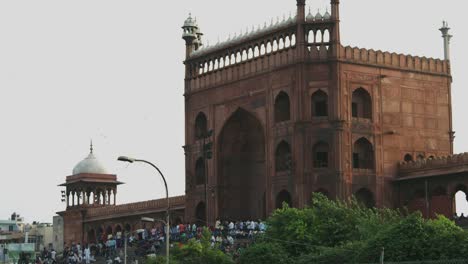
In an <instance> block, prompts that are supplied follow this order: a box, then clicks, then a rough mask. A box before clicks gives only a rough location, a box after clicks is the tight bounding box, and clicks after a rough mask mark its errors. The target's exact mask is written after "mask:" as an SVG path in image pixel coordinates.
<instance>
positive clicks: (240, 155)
mask: <svg viewBox="0 0 468 264" xmlns="http://www.w3.org/2000/svg"><path fill="white" fill-rule="evenodd" d="M218 142H219V143H218V144H219V145H218V183H219V187H220V192H219V201H218V209H219V217H220V218H222V219H233V220H244V219H258V218H261V217H262V216H263V212H264V203H263V202H262V201H263V197H262V195H263V194H264V193H265V191H266V190H265V139H264V135H263V128H262V125H261V123H260V121H259V120H258V119H257V118H256V117H254V116H253V115H252V114H250V113H249V112H247V111H245V110H243V109H238V110H237V111H236V112H234V114H233V115H232V116H231V117H230V118H229V119H228V120H227V122H226V123H225V125H224V127H223V129H222V131H221V134H220V136H219V141H218Z"/></svg>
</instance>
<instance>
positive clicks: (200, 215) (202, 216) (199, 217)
mask: <svg viewBox="0 0 468 264" xmlns="http://www.w3.org/2000/svg"><path fill="white" fill-rule="evenodd" d="M195 218H196V223H197V226H206V225H207V224H206V206H205V204H204V203H203V202H200V203H198V205H197V208H196V209H195Z"/></svg>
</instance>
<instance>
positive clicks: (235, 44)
mask: <svg viewBox="0 0 468 264" xmlns="http://www.w3.org/2000/svg"><path fill="white" fill-rule="evenodd" d="M334 23H335V21H333V20H332V19H331V17H330V14H328V12H327V13H326V14H325V15H321V14H320V13H318V14H317V15H316V16H311V15H310V14H309V16H307V18H306V20H305V21H304V23H303V26H304V32H305V34H306V43H305V44H306V46H307V49H306V59H310V60H326V59H327V58H328V55H329V54H330V36H331V31H332V29H333V25H334ZM297 26H298V25H297V18H296V17H295V16H294V17H292V16H290V17H289V19H286V18H283V21H282V22H280V21H279V20H278V21H277V23H276V24H275V23H273V21H272V23H271V24H270V26H267V25H266V24H265V25H264V27H263V29H260V27H259V28H257V29H256V30H255V29H252V30H251V31H250V32H248V31H246V33H245V34H241V35H239V36H237V37H234V38H232V39H228V40H227V41H225V42H222V43H218V44H216V45H215V46H209V47H206V48H200V49H198V50H196V51H194V52H193V53H192V54H191V55H190V57H188V58H187V59H186V61H185V64H186V69H187V71H186V81H187V82H188V83H187V87H190V88H189V89H190V92H194V91H197V90H200V89H202V88H205V87H210V86H214V85H220V84H222V83H225V82H229V81H232V80H236V79H239V78H242V77H244V76H249V75H253V74H256V73H259V72H264V71H268V70H271V69H274V68H277V67H281V66H285V65H289V64H293V63H295V62H297V59H298V58H297V56H298V55H297V52H296V34H297ZM301 59H302V58H301Z"/></svg>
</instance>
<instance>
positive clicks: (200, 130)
mask: <svg viewBox="0 0 468 264" xmlns="http://www.w3.org/2000/svg"><path fill="white" fill-rule="evenodd" d="M207 130H208V121H207V119H206V115H205V114H204V113H203V112H200V113H198V115H197V117H196V118H195V138H196V139H201V138H203V136H205V135H206V133H207Z"/></svg>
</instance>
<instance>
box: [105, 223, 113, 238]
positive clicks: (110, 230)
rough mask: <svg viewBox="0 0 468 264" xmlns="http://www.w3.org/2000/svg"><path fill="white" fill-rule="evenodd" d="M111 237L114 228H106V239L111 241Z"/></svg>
mask: <svg viewBox="0 0 468 264" xmlns="http://www.w3.org/2000/svg"><path fill="white" fill-rule="evenodd" d="M109 235H113V231H112V226H108V227H107V228H106V239H109Z"/></svg>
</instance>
